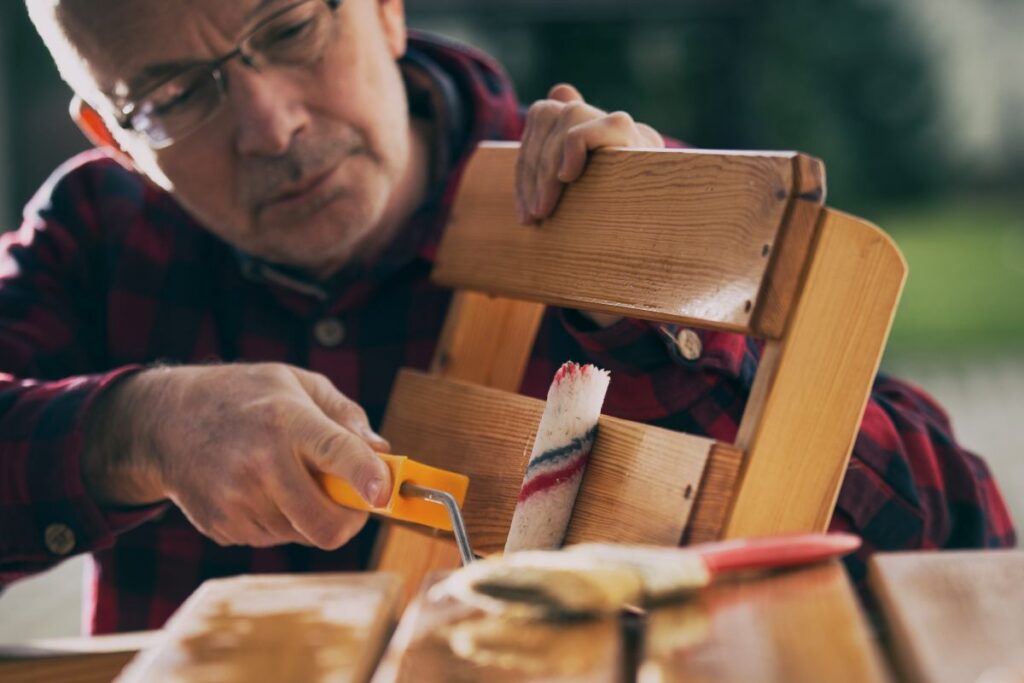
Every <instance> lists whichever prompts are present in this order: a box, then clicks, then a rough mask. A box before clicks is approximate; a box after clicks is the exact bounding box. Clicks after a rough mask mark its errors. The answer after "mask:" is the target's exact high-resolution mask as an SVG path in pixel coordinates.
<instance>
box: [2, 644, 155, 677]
mask: <svg viewBox="0 0 1024 683" xmlns="http://www.w3.org/2000/svg"><path fill="white" fill-rule="evenodd" d="M161 635H162V632H161V631H135V632H131V633H118V634H112V635H102V636H83V637H80V638H76V637H70V638H44V639H37V640H32V641H28V642H25V643H18V644H12V645H2V646H0V681H5V683H6V682H8V681H9V682H10V683H43V682H44V681H46V682H48V681H67V682H68V683H92V682H93V681H96V682H100V681H101V682H102V683H106V682H107V681H110V680H112V679H113V678H114V677H115V676H117V674H118V673H119V672H120V671H121V669H123V668H124V665H125V664H127V663H128V662H129V660H131V658H132V657H134V656H135V653H136V652H138V651H139V650H140V649H142V648H143V647H148V646H149V645H151V644H153V643H155V642H157V639H159V638H160V637H161Z"/></svg>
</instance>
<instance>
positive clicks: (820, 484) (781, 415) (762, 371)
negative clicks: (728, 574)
mask: <svg viewBox="0 0 1024 683" xmlns="http://www.w3.org/2000/svg"><path fill="white" fill-rule="evenodd" d="M818 232H819V234H818V238H817V241H816V242H815V245H814V249H813V250H812V255H811V263H810V267H809V269H808V272H807V276H806V280H805V282H804V283H803V287H802V292H801V295H800V298H799V300H798V301H797V302H796V305H795V307H794V310H793V312H792V317H791V319H790V321H789V325H788V328H787V331H786V336H785V338H784V339H782V340H781V341H780V340H769V341H768V342H767V343H766V344H765V349H764V353H763V354H762V357H761V362H760V366H759V367H758V371H757V376H756V377H755V380H754V386H753V388H752V390H751V394H750V399H749V400H748V402H747V407H746V411H745V412H744V414H743V419H742V421H741V423H740V429H739V434H738V435H737V439H736V446H738V447H739V448H740V449H741V450H742V451H743V452H744V454H745V456H744V462H743V467H742V470H741V473H740V481H739V486H738V490H737V493H736V499H735V501H734V503H733V508H732V511H731V513H730V516H729V521H728V523H727V526H726V531H725V536H727V537H730V538H735V537H740V536H764V535H770V534H779V533H785V532H798V531H824V530H825V529H826V528H827V527H828V523H829V520H830V519H831V516H832V510H833V509H834V507H835V501H836V497H837V496H838V495H839V486H840V485H841V484H842V480H843V476H844V475H845V473H846V465H847V462H848V461H849V457H850V451H851V450H852V448H853V442H854V439H855V438H856V436H857V431H858V429H859V427H860V421H861V417H862V415H863V414H864V407H865V405H866V404H867V400H868V395H869V393H870V390H871V384H872V382H873V381H874V378H875V373H876V372H877V370H878V364H879V362H880V360H881V357H882V351H883V350H884V348H885V342H886V339H887V338H888V335H889V329H890V327H891V325H892V319H893V316H894V315H895V313H896V304H897V302H898V301H899V297H900V293H901V292H902V290H903V283H904V280H905V279H906V274H907V269H906V262H905V261H904V260H903V256H902V255H901V254H900V252H899V250H898V249H897V248H896V245H895V244H894V243H893V242H892V240H891V239H890V238H889V236H888V235H886V234H885V233H884V232H882V231H881V230H879V229H878V228H877V227H875V226H873V225H871V224H870V223H867V222H865V221H861V220H859V219H857V218H854V217H852V216H849V215H846V214H844V213H841V212H838V211H834V210H832V209H825V210H824V211H823V212H822V225H821V226H820V227H819V229H818Z"/></svg>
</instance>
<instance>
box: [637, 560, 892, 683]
mask: <svg viewBox="0 0 1024 683" xmlns="http://www.w3.org/2000/svg"><path fill="white" fill-rule="evenodd" d="M639 679H640V680H652V681H662V682H664V683H677V682H678V683H683V681H708V682H710V681H759V683H774V682H776V681H777V682H778V683H804V682H806V683H819V682H820V681H829V682H830V683H843V682H846V681H848V682H849V683H876V682H882V681H888V680H891V679H890V675H889V672H888V670H887V668H886V665H885V663H884V660H883V658H882V656H881V653H880V650H879V648H878V646H877V645H876V643H874V642H873V641H872V639H871V636H870V632H869V630H868V626H867V623H866V621H865V619H864V616H863V614H862V613H861V611H860V607H859V605H858V603H857V599H856V596H855V595H854V592H853V589H852V587H851V586H850V583H849V580H848V579H847V577H846V573H845V571H844V570H843V568H842V565H840V564H839V563H838V562H830V563H826V564H820V565H815V566H811V567H807V568H804V569H800V570H796V571H789V572H784V573H779V574H775V575H768V576H766V577H763V578H759V579H749V578H748V579H744V580H742V581H738V582H733V583H724V584H720V585H716V586H713V587H712V588H711V589H709V590H707V591H705V592H704V593H702V594H701V595H700V596H699V597H698V599H697V600H695V601H693V602H691V603H685V604H683V605H679V606H675V607H669V608H663V609H659V610H655V611H654V612H652V613H651V615H650V617H649V619H648V625H647V641H646V660H645V662H644V664H643V667H642V668H641V671H640V677H639Z"/></svg>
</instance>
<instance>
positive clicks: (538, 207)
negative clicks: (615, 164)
mask: <svg viewBox="0 0 1024 683" xmlns="http://www.w3.org/2000/svg"><path fill="white" fill-rule="evenodd" d="M664 146H665V141H664V140H663V139H662V137H661V135H659V134H658V132H657V131H655V130H654V129H653V128H651V127H650V126H648V125H647V124H644V123H637V122H636V121H634V120H633V117H631V116H630V115H629V114H627V113H625V112H622V111H617V112H612V113H611V114H608V113H606V112H603V111H601V110H600V109H597V108H596V107H592V106H590V105H589V104H587V103H586V102H584V101H583V96H582V95H580V93H579V91H578V90H576V88H574V87H572V86H571V85H568V84H565V83H560V84H559V85H556V86H555V87H553V88H551V90H550V91H549V92H548V99H546V100H539V101H537V102H534V103H533V105H532V106H531V107H530V109H529V111H527V114H526V129H525V130H524V131H523V140H522V144H521V145H520V149H519V158H518V160H517V162H516V198H517V200H518V209H519V221H520V222H521V223H523V224H528V223H533V222H536V221H538V220H541V219H543V218H547V217H548V216H550V215H551V213H552V212H553V211H554V210H555V207H556V206H557V205H558V200H559V198H560V197H561V196H562V190H563V189H564V188H565V185H566V184H567V183H571V182H573V181H574V180H576V179H577V178H579V177H580V175H582V174H583V169H584V167H585V166H586V163H587V153H588V152H589V151H591V150H594V149H600V148H602V147H664Z"/></svg>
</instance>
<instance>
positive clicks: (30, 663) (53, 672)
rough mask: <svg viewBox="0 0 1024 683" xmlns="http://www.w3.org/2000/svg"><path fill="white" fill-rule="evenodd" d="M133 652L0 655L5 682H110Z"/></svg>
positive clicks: (0, 676) (0, 666) (1, 675)
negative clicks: (29, 656) (5, 656)
mask: <svg viewBox="0 0 1024 683" xmlns="http://www.w3.org/2000/svg"><path fill="white" fill-rule="evenodd" d="M134 656H135V653H134V652H105V653H101V654H81V653H77V654H69V655H58V656H52V657H31V658H27V659H21V658H12V659H0V681H4V683H51V682H52V681H60V682H61V683H109V682H110V681H112V680H114V678H115V677H117V675H118V673H120V672H121V670H122V669H123V668H124V666H125V664H127V663H128V662H129V661H131V659H132V657H134Z"/></svg>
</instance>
